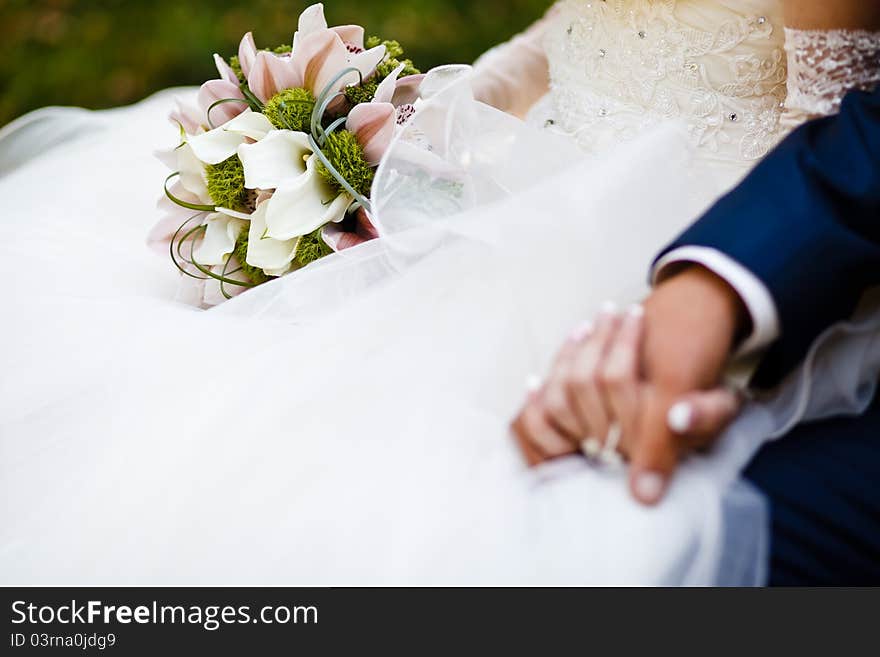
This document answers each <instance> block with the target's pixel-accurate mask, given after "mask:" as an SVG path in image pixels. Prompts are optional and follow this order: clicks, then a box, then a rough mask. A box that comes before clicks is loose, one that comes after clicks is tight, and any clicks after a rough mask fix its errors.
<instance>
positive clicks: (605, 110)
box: [599, 107, 608, 116]
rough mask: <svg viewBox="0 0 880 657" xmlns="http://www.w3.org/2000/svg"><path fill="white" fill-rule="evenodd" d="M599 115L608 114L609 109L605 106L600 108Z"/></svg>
mask: <svg viewBox="0 0 880 657" xmlns="http://www.w3.org/2000/svg"><path fill="white" fill-rule="evenodd" d="M599 116H608V110H607V109H605V108H604V107H600V108H599Z"/></svg>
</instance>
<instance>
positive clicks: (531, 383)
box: [526, 374, 541, 392]
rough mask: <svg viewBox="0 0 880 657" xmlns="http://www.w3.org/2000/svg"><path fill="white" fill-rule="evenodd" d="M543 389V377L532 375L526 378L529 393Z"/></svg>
mask: <svg viewBox="0 0 880 657" xmlns="http://www.w3.org/2000/svg"><path fill="white" fill-rule="evenodd" d="M540 389H541V377H540V376H538V375H537V374H532V375H530V376H529V377H527V378H526V390H528V391H529V392H537V391H538V390H540Z"/></svg>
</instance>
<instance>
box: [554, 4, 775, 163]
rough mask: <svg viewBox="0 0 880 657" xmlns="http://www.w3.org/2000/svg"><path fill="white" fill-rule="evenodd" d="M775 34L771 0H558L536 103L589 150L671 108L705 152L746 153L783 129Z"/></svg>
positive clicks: (734, 156) (738, 156)
mask: <svg viewBox="0 0 880 657" xmlns="http://www.w3.org/2000/svg"><path fill="white" fill-rule="evenodd" d="M784 38H785V36H784V30H783V27H782V12H781V6H780V3H779V2H777V1H776V0H739V1H735V0H728V1H726V2H725V1H722V0H563V2H561V3H560V6H559V10H558V12H557V15H556V18H555V20H554V21H553V22H552V24H551V25H550V26H549V27H548V28H547V30H546V33H545V40H544V44H545V49H546V52H547V58H548V60H549V64H550V71H551V78H552V82H551V93H550V95H549V97H548V99H546V100H545V103H547V104H549V106H550V107H549V108H548V107H545V108H543V110H539V111H544V112H546V118H544V123H545V125H546V126H547V127H548V128H552V129H555V130H561V131H563V132H566V133H568V134H571V135H572V136H573V137H575V138H576V139H577V141H578V143H579V144H580V145H581V146H582V147H583V148H584V149H586V150H588V151H593V150H603V149H604V148H605V147H606V146H609V145H611V143H614V142H617V141H621V140H624V139H626V138H628V137H629V136H632V135H634V134H637V133H639V132H641V131H642V130H644V129H645V128H647V127H650V126H651V125H652V124H655V123H658V122H660V121H663V120H667V119H670V118H678V119H682V120H683V121H684V123H685V124H686V126H687V129H688V131H689V133H690V135H691V138H692V140H693V142H694V143H695V144H696V145H697V146H699V147H701V148H702V149H703V150H704V152H705V153H706V154H707V155H708V156H709V157H714V158H717V159H721V160H727V161H734V162H736V161H740V162H743V163H746V162H751V161H753V160H756V159H758V158H760V157H762V156H763V155H765V154H766V153H767V152H768V151H769V150H770V149H771V148H772V147H773V146H774V145H775V144H776V142H777V141H778V140H779V138H780V137H781V136H782V132H783V130H782V128H781V127H780V117H781V115H782V112H783V106H784V101H785V97H786V84H785V83H786V56H785V50H784ZM609 142H610V143H609Z"/></svg>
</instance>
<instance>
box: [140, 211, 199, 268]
mask: <svg viewBox="0 0 880 657" xmlns="http://www.w3.org/2000/svg"><path fill="white" fill-rule="evenodd" d="M175 207H176V208H177V210H171V211H169V212H168V214H166V215H164V216H163V217H162V218H161V219H159V221H158V222H156V225H155V226H153V228H152V229H150V232H149V233H148V234H147V246H149V247H150V248H151V249H152V250H153V251H155V252H156V253H158V254H160V255H165V256H167V255H168V249H169V247H170V246H171V239H172V238H173V237H174V235H175V234H176V233H177V237H178V239H180V238H181V237H182V236H183V235H185V234H186V229H184V230H181V231H180V232H179V233H178V230H180V226H181V225H182V224H183V223H184V222H185V221H186V220H187V219H188V218H189V217H190V216H192V213H191V212H190V213H187V212H186V211H185V210H183V208H179V207H177V206H175ZM198 225H199V222H198V220H196V219H193V220H192V221H191V222H190V223H189V224H187V226H189V227H190V228H195V227H196V226H198ZM185 253H186V252H185Z"/></svg>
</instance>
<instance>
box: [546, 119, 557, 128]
mask: <svg viewBox="0 0 880 657" xmlns="http://www.w3.org/2000/svg"><path fill="white" fill-rule="evenodd" d="M554 125H556V121H554V120H553V119H547V120H546V121H544V127H545V128H551V127H553V126H554Z"/></svg>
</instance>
